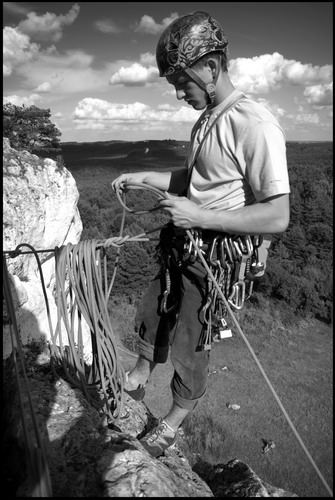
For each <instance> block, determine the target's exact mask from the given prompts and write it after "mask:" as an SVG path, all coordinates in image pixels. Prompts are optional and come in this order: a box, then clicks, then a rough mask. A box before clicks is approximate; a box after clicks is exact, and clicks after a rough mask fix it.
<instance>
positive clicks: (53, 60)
mask: <svg viewBox="0 0 335 500" xmlns="http://www.w3.org/2000/svg"><path fill="white" fill-rule="evenodd" d="M93 59H94V58H93V56H91V55H89V54H87V53H85V52H83V51H80V50H71V51H70V50H69V51H66V52H64V53H62V54H59V53H57V52H52V53H51V52H47V51H44V52H40V53H39V55H38V58H37V59H36V60H34V61H32V62H30V63H27V64H26V63H22V64H21V65H20V66H19V67H17V68H16V73H17V74H18V75H19V76H20V77H22V78H23V79H24V84H25V87H26V88H28V87H29V88H32V89H36V88H37V87H38V86H39V85H40V84H41V82H44V81H45V77H46V75H47V77H48V82H49V83H50V85H51V86H52V92H53V93H54V94H57V93H61V94H72V93H75V92H83V91H91V90H94V89H97V90H103V89H105V90H107V89H108V82H109V77H110V74H111V68H112V66H111V65H110V64H106V66H105V67H102V68H99V69H94V68H92V63H93Z"/></svg>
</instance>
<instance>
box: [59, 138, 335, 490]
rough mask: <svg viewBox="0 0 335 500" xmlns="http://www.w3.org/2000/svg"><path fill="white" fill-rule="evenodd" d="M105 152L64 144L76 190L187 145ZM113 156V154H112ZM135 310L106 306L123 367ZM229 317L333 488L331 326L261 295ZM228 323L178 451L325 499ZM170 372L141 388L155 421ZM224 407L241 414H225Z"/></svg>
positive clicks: (131, 344) (164, 406) (124, 146)
mask: <svg viewBox="0 0 335 500" xmlns="http://www.w3.org/2000/svg"><path fill="white" fill-rule="evenodd" d="M112 146H113V145H111V146H110V147H109V148H108V147H102V146H101V145H100V146H99V145H96V146H95V149H94V146H93V145H92V146H91V147H90V150H88V149H87V148H86V149H85V148H84V147H82V146H81V147H80V146H78V147H77V146H76V147H72V146H71V145H69V146H66V148H67V151H65V150H64V152H63V154H64V159H65V164H66V166H67V167H68V168H69V170H70V171H71V172H72V174H73V175H74V177H75V179H76V182H77V185H78V189H79V191H81V189H83V188H85V187H87V186H92V185H95V186H97V185H99V184H102V183H104V184H106V183H108V182H110V181H112V180H113V179H114V178H115V177H116V176H117V175H118V174H119V173H121V172H124V171H126V170H128V171H131V170H138V165H139V163H140V164H141V168H147V169H152V170H153V169H155V167H157V164H159V165H160V168H169V166H171V165H176V162H179V161H180V163H182V162H183V159H184V157H185V154H186V148H185V147H184V146H185V144H182V143H180V144H179V143H176V142H175V141H171V143H168V144H166V141H165V144H164V145H163V146H164V147H165V148H166V151H167V153H165V154H164V155H163V156H162V155H161V156H160V155H159V150H160V148H162V147H163V146H162V145H161V144H157V143H156V141H153V143H151V142H150V141H148V143H146V144H142V143H141V144H140V145H139V144H136V145H134V144H132V143H119V144H118V143H117V144H116V145H114V146H113V147H112ZM167 146H168V147H167ZM66 148H65V149H66ZM146 148H148V149H149V154H147V153H145V150H146ZM136 149H137V153H136ZM132 151H133V152H134V151H135V153H134V155H131V154H130V153H131V152H132ZM79 152H80V154H79ZM113 155H118V157H115V156H114V157H112V158H111V156H113ZM162 157H163V158H164V161H162V160H160V158H162ZM97 158H98V159H97ZM137 159H139V161H137ZM111 196H112V193H111ZM134 314H135V306H134V305H133V304H129V303H127V302H124V303H122V304H120V303H119V305H118V307H117V308H115V307H114V306H113V301H111V317H112V324H113V328H114V331H115V334H116V337H117V338H118V342H119V346H120V358H121V360H122V363H123V364H124V367H125V369H126V370H128V369H131V367H132V366H133V364H134V363H135V362H136V357H135V356H136V355H134V353H132V354H131V353H129V352H127V349H124V347H125V346H126V347H127V348H130V349H136V339H135V338H134V335H133V318H134ZM236 317H237V319H238V321H239V323H240V325H241V328H242V330H243V332H244V334H245V335H246V338H247V340H248V342H250V345H251V347H252V348H253V351H254V353H255V355H256V357H257V359H258V360H259V362H260V364H261V366H262V368H263V369H264V371H265V374H266V376H267V377H268V379H269V381H270V383H271V385H272V387H273V390H274V391H275V393H276V394H277V397H278V398H279V400H280V401H281V403H282V405H283V407H284V410H285V411H286V412H287V414H288V417H289V418H290V420H291V421H292V423H293V425H294V427H295V429H296V431H297V432H298V435H299V436H300V438H301V439H302V442H303V444H304V445H305V446H306V448H307V450H308V453H309V454H310V455H311V457H312V459H313V460H314V462H315V464H316V466H317V467H318V469H319V471H320V472H321V474H322V475H323V477H324V478H325V480H326V481H327V483H328V485H329V486H330V487H331V488H332V487H333V430H332V429H333V421H332V411H333V399H332V374H333V362H332V359H333V357H332V355H333V347H332V346H333V343H332V340H333V332H332V325H326V324H325V323H322V322H319V321H317V320H316V319H307V318H306V319H301V318H300V319H298V318H296V317H295V316H294V315H293V314H292V313H290V311H289V309H287V308H284V307H283V306H282V305H280V304H275V303H273V302H270V301H269V300H267V298H266V297H263V298H262V299H261V306H258V307H256V306H255V305H254V304H253V303H251V302H248V303H247V304H246V306H245V308H244V309H243V310H242V311H240V312H238V314H237V315H236ZM230 323H231V324H230V326H231V328H232V330H233V338H231V339H225V340H222V341H220V343H215V344H214V345H213V348H212V351H211V366H210V375H209V379H208V382H209V383H208V391H207V393H206V395H205V397H204V399H203V400H202V402H201V403H200V404H199V405H198V406H197V408H196V409H195V410H194V412H193V413H191V414H190V415H189V416H188V418H187V419H186V420H185V422H184V424H183V431H184V434H185V438H186V439H185V441H183V446H184V448H185V449H184V452H185V454H186V455H187V456H188V458H189V460H190V462H191V463H192V464H193V465H194V466H196V463H197V460H198V458H199V456H200V457H201V459H202V460H203V461H205V462H208V463H211V464H217V463H227V462H228V461H229V460H232V459H235V458H237V459H239V460H241V461H243V462H245V463H247V464H248V465H249V466H250V467H251V468H252V469H253V470H254V471H255V473H256V474H258V475H259V477H260V478H261V479H262V480H263V481H265V482H267V483H269V484H272V485H273V486H277V487H280V488H283V489H285V490H288V491H291V492H293V493H296V494H297V495H299V496H301V497H319V496H320V497H327V496H329V493H328V492H327V490H326V488H325V486H324V485H323V483H322V481H321V479H320V478H319V476H318V475H317V473H316V471H315V469H314V468H313V466H312V464H311V462H310V460H309V458H308V457H307V456H306V453H305V452H304V450H303V448H302V446H301V444H300V443H299V441H298V439H297V437H296V436H295V434H294V433H293V431H292V429H291V428H290V426H289V424H288V422H287V419H286V418H285V416H284V413H283V411H282V409H281V408H280V406H279V404H278V402H277V401H276V399H275V397H274V395H273V393H272V391H271V389H270V388H269V386H268V384H267V383H266V381H265V379H264V377H263V376H262V374H261V371H260V369H259V367H258V366H257V364H256V362H255V360H254V359H253V356H252V355H251V353H250V352H249V350H248V347H247V345H246V344H245V342H244V340H243V338H242V337H241V336H240V334H239V332H238V331H237V329H236V327H235V326H234V325H233V324H232V322H231V320H230ZM172 373H173V367H172V366H171V363H170V362H168V363H166V364H165V365H162V366H159V367H157V368H156V370H155V372H154V377H153V378H152V380H150V381H149V383H148V385H147V390H146V397H145V403H146V404H147V406H148V407H149V409H150V410H151V412H152V413H153V414H154V416H156V417H159V416H161V415H164V414H165V413H166V412H167V411H168V410H169V407H170V404H171V394H170V389H169V382H170V378H171V376H172ZM229 403H235V404H238V405H239V406H240V409H239V410H237V411H234V410H231V409H229V408H228V406H227V405H228V404H229ZM263 440H266V441H269V440H271V441H273V442H274V444H275V447H274V448H271V449H270V450H269V451H268V452H267V453H263V452H262V448H263V444H264V442H263ZM185 443H187V444H185Z"/></svg>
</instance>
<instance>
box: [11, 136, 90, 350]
mask: <svg viewBox="0 0 335 500" xmlns="http://www.w3.org/2000/svg"><path fill="white" fill-rule="evenodd" d="M78 198H79V193H78V189H77V186H76V183H75V180H74V178H73V176H72V175H71V173H70V172H69V171H68V170H67V169H66V168H61V169H60V168H58V166H57V163H56V162H55V161H54V160H51V159H49V158H47V159H43V158H39V157H38V156H36V155H33V154H30V153H28V152H27V151H16V150H15V149H13V148H11V146H10V143H9V140H8V139H5V138H4V139H3V250H4V251H6V250H15V249H16V247H17V246H18V245H22V244H29V245H31V246H32V247H33V248H34V249H35V250H52V249H54V248H55V247H56V246H59V247H60V246H62V245H66V244H67V243H74V244H75V243H77V242H78V241H79V239H80V236H81V233H82V222H81V218H80V214H79V211H78V207H77V202H78ZM19 250H21V251H22V252H26V251H30V250H31V249H30V248H29V247H27V246H23V247H21V248H20V249H19ZM6 257H7V258H6V263H7V268H8V272H9V277H10V281H11V290H12V296H13V301H14V307H15V311H16V318H17V323H18V328H19V331H20V338H21V342H22V343H23V344H27V343H28V342H29V341H31V340H33V339H37V340H38V339H40V338H41V337H43V338H45V339H50V338H51V334H50V328H49V322H48V318H47V313H46V306H45V300H44V296H43V290H42V287H41V278H40V275H39V271H38V265H37V261H36V258H35V256H34V255H33V254H23V255H19V256H17V257H15V258H10V256H9V255H8V254H6ZM38 257H39V259H40V262H41V267H42V273H43V277H44V280H45V286H46V294H47V298H48V302H49V306H50V315H51V320H52V324H53V327H55V325H56V322H57V306H56V304H55V300H54V297H53V289H54V283H55V259H54V254H53V252H45V253H39V254H38ZM4 323H5V326H4V335H3V338H4V340H3V357H4V358H6V357H8V356H9V354H10V353H11V349H12V347H11V341H10V335H9V327H8V326H6V320H5V321H4ZM84 336H85V345H86V350H87V351H88V349H89V346H90V334H89V331H88V328H85V331H84Z"/></svg>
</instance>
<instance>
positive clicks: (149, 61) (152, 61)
mask: <svg viewBox="0 0 335 500" xmlns="http://www.w3.org/2000/svg"><path fill="white" fill-rule="evenodd" d="M140 63H141V64H143V65H144V66H156V56H155V55H154V54H151V52H145V54H141V55H140Z"/></svg>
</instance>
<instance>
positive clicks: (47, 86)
mask: <svg viewBox="0 0 335 500" xmlns="http://www.w3.org/2000/svg"><path fill="white" fill-rule="evenodd" d="M51 88H52V85H51V83H50V82H43V83H41V84H40V85H39V86H38V87H36V89H34V90H35V91H36V92H40V93H41V94H44V93H48V92H51Z"/></svg>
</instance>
